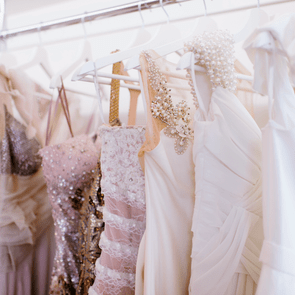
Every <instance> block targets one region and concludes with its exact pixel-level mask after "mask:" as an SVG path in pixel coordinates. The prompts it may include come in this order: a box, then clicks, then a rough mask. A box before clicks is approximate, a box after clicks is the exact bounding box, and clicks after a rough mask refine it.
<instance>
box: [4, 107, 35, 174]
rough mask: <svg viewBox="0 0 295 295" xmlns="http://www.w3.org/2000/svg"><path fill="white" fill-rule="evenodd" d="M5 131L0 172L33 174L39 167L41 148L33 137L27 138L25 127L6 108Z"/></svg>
mask: <svg viewBox="0 0 295 295" xmlns="http://www.w3.org/2000/svg"><path fill="white" fill-rule="evenodd" d="M4 110H5V121H6V126H5V133H4V137H3V139H2V141H1V146H0V157H1V165H0V174H16V175H21V176H28V175H33V174H34V173H36V172H37V171H38V169H39V168H40V167H41V157H40V156H39V155H38V151H39V149H40V148H41V146H40V144H39V142H38V141H37V140H36V139H35V138H32V139H28V138H27V136H26V127H25V126H23V125H22V124H21V123H19V122H18V121H17V120H16V119H15V118H14V117H13V116H12V115H11V114H10V113H9V112H8V111H7V109H6V107H5V106H4Z"/></svg>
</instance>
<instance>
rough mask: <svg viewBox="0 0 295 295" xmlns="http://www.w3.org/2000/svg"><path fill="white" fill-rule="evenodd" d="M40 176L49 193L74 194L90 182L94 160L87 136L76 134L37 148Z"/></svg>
mask: <svg viewBox="0 0 295 295" xmlns="http://www.w3.org/2000/svg"><path fill="white" fill-rule="evenodd" d="M40 154H41V156H42V158H43V162H42V165H43V171H44V177H45V179H46V182H47V184H48V188H49V190H50V191H51V193H52V194H54V195H55V194H60V193H66V194H70V195H74V194H75V192H76V190H77V189H83V187H84V186H85V185H86V184H89V182H90V176H91V175H92V174H93V173H94V168H95V166H96V162H97V159H98V152H97V150H96V147H95V145H94V144H93V142H92V140H91V138H89V137H88V136H87V135H80V136H77V137H74V138H70V139H68V140H67V141H65V142H63V143H61V144H58V145H54V146H47V147H45V148H43V149H42V150H41V151H40Z"/></svg>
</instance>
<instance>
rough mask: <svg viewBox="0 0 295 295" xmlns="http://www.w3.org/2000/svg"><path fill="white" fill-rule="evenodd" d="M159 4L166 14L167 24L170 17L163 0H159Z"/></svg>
mask: <svg viewBox="0 0 295 295" xmlns="http://www.w3.org/2000/svg"><path fill="white" fill-rule="evenodd" d="M160 5H161V7H162V9H163V11H164V12H165V14H166V15H167V23H168V24H169V22H170V17H169V14H168V12H167V11H166V9H165V8H164V5H163V0H160Z"/></svg>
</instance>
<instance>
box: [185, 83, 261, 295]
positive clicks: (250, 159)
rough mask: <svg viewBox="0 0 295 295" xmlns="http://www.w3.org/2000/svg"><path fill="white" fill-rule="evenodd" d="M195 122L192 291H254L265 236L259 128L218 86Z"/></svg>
mask: <svg viewBox="0 0 295 295" xmlns="http://www.w3.org/2000/svg"><path fill="white" fill-rule="evenodd" d="M207 117H208V118H207V120H204V119H203V115H202V114H201V111H198V112H196V114H195V121H194V136H195V138H194V148H193V158H194V164H195V181H196V191H195V193H196V195H195V197H196V201H195V208H194V216H193V225H192V231H193V233H194V236H193V249H192V271H191V279H190V287H189V291H190V294H200V295H202V294H204V295H205V294H206V295H208V294H210V295H236V294H239V295H254V294H255V291H256V286H257V283H258V280H259V275H260V269H261V265H260V262H259V254H260V249H261V246H262V241H263V229H262V198H261V197H262V183H261V177H262V175H261V132H260V129H259V128H258V126H257V124H256V123H255V121H254V119H253V118H252V117H251V115H250V114H249V113H248V111H247V110H246V109H245V107H244V106H243V105H242V104H241V102H240V101H239V100H238V98H237V97H236V96H235V95H234V94H232V93H231V92H229V91H228V90H227V89H224V88H222V87H217V88H216V90H215V91H213V94H212V96H211V103H210V108H209V112H208V116H207Z"/></svg>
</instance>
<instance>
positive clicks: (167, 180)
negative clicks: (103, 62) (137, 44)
mask: <svg viewBox="0 0 295 295" xmlns="http://www.w3.org/2000/svg"><path fill="white" fill-rule="evenodd" d="M140 64H141V69H142V70H141V77H142V81H143V88H144V95H145V99H146V104H147V127H146V134H145V137H146V140H145V143H144V145H143V146H142V148H141V150H140V153H139V155H140V158H141V159H142V158H143V159H144V167H145V168H144V171H145V187H146V207H147V208H146V210H147V211H146V231H145V235H144V238H143V239H142V242H141V244H140V249H139V254H138V260H137V266H136V290H135V294H137V295H139V294H146V295H159V294H169V295H183V294H188V285H189V279H190V266H191V265H190V261H191V259H190V254H191V249H192V233H191V222H192V215H193V207H194V167H193V159H192V130H191V129H190V123H191V119H190V114H189V109H188V104H189V103H190V102H189V101H188V100H186V98H189V97H190V96H191V94H190V88H189V86H188V85H187V81H186V80H185V79H177V78H174V77H173V76H172V75H171V76H166V75H164V74H163V73H162V71H164V70H165V71H166V72H168V71H170V72H171V73H172V71H173V69H175V64H172V63H169V62H167V61H165V60H164V59H163V58H161V57H160V56H158V55H157V54H156V53H155V52H154V51H152V50H150V51H149V52H144V53H143V54H142V55H141V57H140ZM184 72H185V71H184ZM178 74H179V73H178ZM181 74H183V72H181ZM184 78H185V75H184ZM168 83H170V84H172V85H173V88H172V90H171V92H170V91H169V89H170V88H169V85H168ZM177 86H178V87H177ZM186 88H187V89H186Z"/></svg>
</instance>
